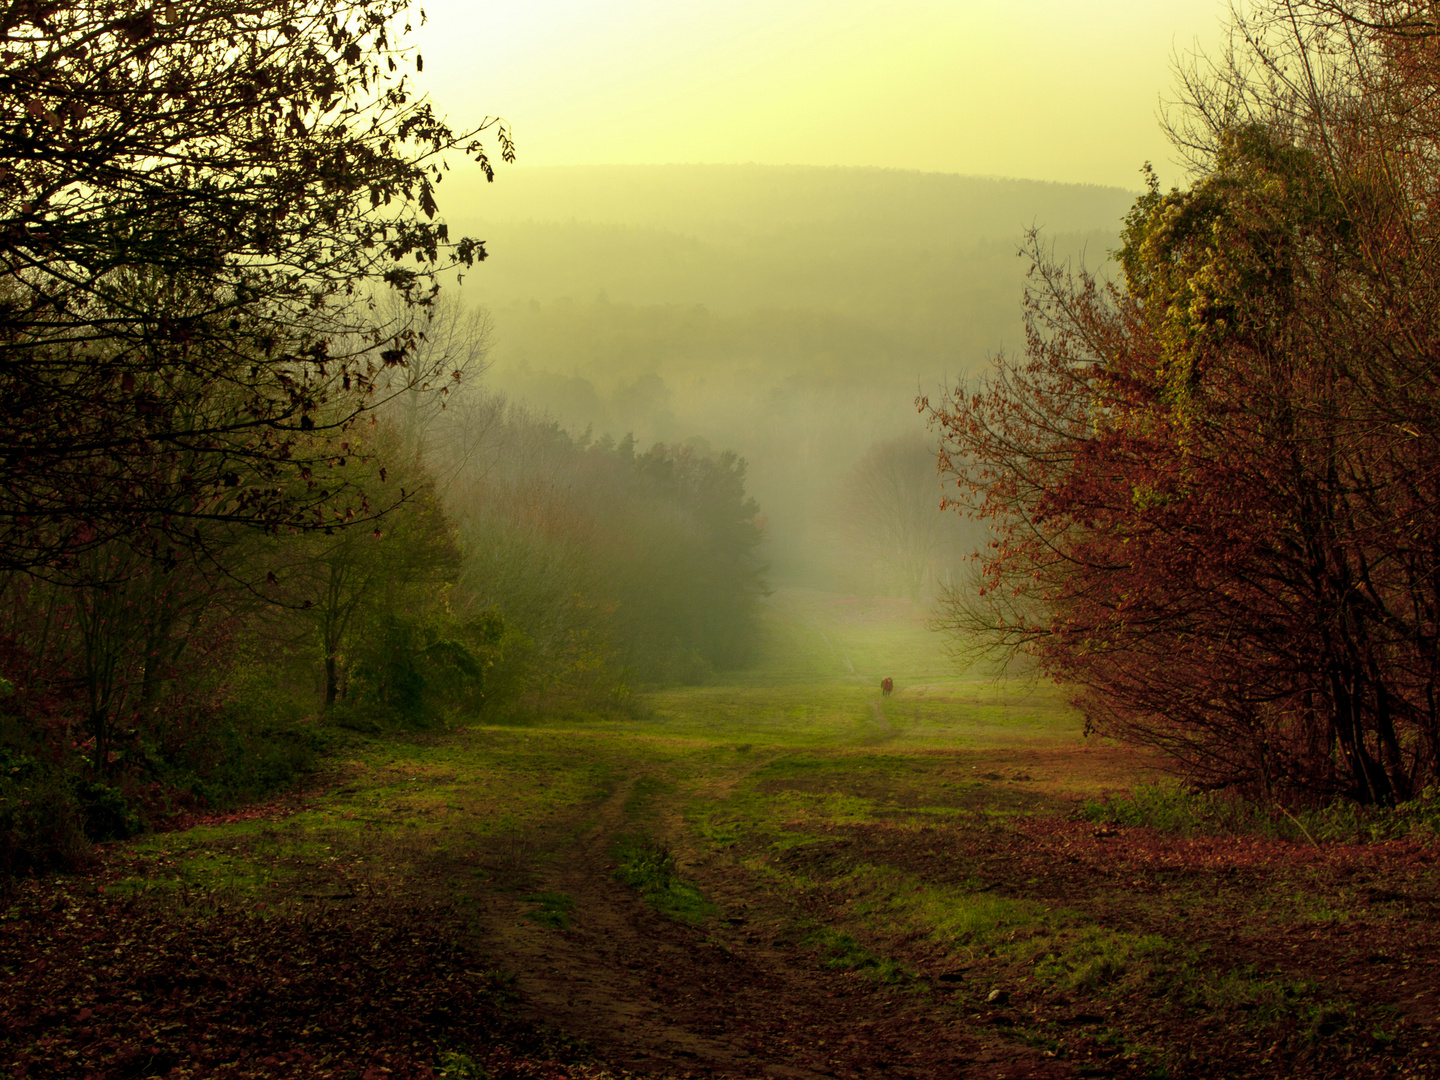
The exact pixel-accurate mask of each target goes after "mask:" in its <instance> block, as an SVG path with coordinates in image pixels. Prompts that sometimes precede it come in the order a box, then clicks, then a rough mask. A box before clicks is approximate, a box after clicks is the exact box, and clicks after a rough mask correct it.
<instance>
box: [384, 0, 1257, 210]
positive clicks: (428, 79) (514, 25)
mask: <svg viewBox="0 0 1440 1080" xmlns="http://www.w3.org/2000/svg"><path fill="white" fill-rule="evenodd" d="M423 6H424V8H425V12H426V15H427V22H426V24H425V25H424V26H423V27H420V28H418V29H417V31H416V32H415V34H414V35H413V37H412V39H411V40H412V41H414V43H415V44H416V46H417V47H418V48H419V50H420V51H421V53H422V54H423V57H424V64H425V67H424V74H423V76H422V77H421V78H422V86H423V87H424V89H426V90H427V91H428V92H429V93H430V96H431V97H432V98H433V99H434V100H435V101H436V102H437V103H438V105H439V106H440V107H441V110H442V111H443V112H444V113H445V114H446V115H448V116H449V117H450V119H451V120H452V121H453V122H454V123H455V124H456V125H472V124H475V123H478V121H479V120H480V119H482V118H483V117H485V116H487V115H498V116H502V117H504V118H505V120H507V121H508V122H509V123H510V125H511V127H512V129H513V131H514V134H515V138H516V141H517V143H518V147H519V154H520V166H521V167H524V166H527V165H528V166H536V165H596V164H672V163H727V164H735V163H747V162H754V163H760V164H771V165H841V166H881V167H890V168H900V169H918V170H921V171H926V172H950V173H965V174H972V175H980V176H1010V177H1023V178H1027V179H1035V180H1051V181H1060V182H1076V183H1092V184H1106V185H1115V186H1120V187H1125V188H1129V189H1136V190H1138V189H1139V187H1140V173H1139V170H1140V167H1141V165H1142V164H1143V163H1144V162H1145V161H1147V160H1148V161H1153V162H1154V163H1155V165H1156V168H1157V169H1158V171H1159V172H1160V176H1161V179H1162V181H1164V182H1165V183H1167V184H1169V183H1173V182H1179V181H1181V180H1182V179H1183V177H1182V175H1181V173H1180V170H1179V168H1178V166H1175V165H1172V164H1171V160H1172V157H1173V154H1172V151H1171V149H1170V147H1169V144H1168V143H1167V142H1166V140H1165V137H1164V134H1163V132H1162V131H1161V130H1160V125H1159V119H1158V118H1159V115H1160V112H1161V108H1162V101H1163V100H1164V99H1165V98H1167V97H1169V96H1171V93H1172V87H1173V85H1174V77H1173V70H1172V68H1173V61H1174V58H1175V57H1176V56H1177V55H1179V54H1184V53H1187V52H1191V51H1193V50H1194V49H1195V48H1197V46H1198V47H1200V48H1203V49H1205V50H1206V51H1209V52H1212V53H1213V52H1215V51H1216V50H1217V49H1218V47H1219V46H1220V45H1221V44H1222V42H1223V38H1224V25H1225V23H1226V21H1227V19H1226V16H1227V13H1228V10H1229V7H1228V3H1227V0H1165V2H1163V3H1157V2H1156V0H1112V2H1100V0H1068V2H1061V0H1029V2H1028V3H1025V4H1023V5H1010V4H1002V3H999V2H996V0H987V2H974V0H951V2H948V3H937V2H933V0H885V2H879V0H609V2H606V0H492V2H490V3H485V4H476V3H474V2H473V0H430V2H429V3H425V4H424V5H423Z"/></svg>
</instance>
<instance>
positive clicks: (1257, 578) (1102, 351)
mask: <svg viewBox="0 0 1440 1080" xmlns="http://www.w3.org/2000/svg"><path fill="white" fill-rule="evenodd" d="M1267 15H1268V16H1273V18H1267V17H1266V16H1267ZM1240 30H1241V38H1242V41H1248V43H1249V44H1248V51H1246V52H1245V53H1244V56H1243V57H1239V58H1232V59H1231V61H1230V62H1228V63H1227V64H1225V65H1223V66H1221V67H1220V68H1218V69H1215V70H1214V71H1213V72H1212V74H1211V81H1210V82H1208V83H1207V82H1203V81H1201V80H1199V79H1198V77H1196V76H1194V75H1192V77H1191V86H1192V88H1193V87H1196V86H1198V87H1200V88H1201V89H1202V91H1205V92H1201V93H1199V94H1194V95H1192V105H1193V111H1192V113H1191V120H1192V123H1191V124H1190V125H1189V126H1188V127H1186V128H1185V129H1184V132H1185V138H1184V143H1185V145H1187V146H1188V147H1189V148H1190V149H1191V150H1192V151H1193V152H1194V153H1195V155H1196V164H1197V165H1198V166H1199V168H1200V171H1199V174H1198V176H1197V179H1196V180H1195V181H1194V182H1193V183H1192V184H1191V185H1190V186H1189V187H1188V188H1187V189H1184V190H1178V189H1177V190H1173V191H1170V192H1168V193H1167V192H1162V191H1161V190H1160V189H1159V187H1158V184H1155V183H1154V182H1153V179H1152V184H1151V188H1150V191H1149V192H1147V193H1146V194H1145V195H1144V196H1142V198H1141V199H1140V200H1139V201H1138V202H1137V203H1136V205H1135V208H1134V210H1133V211H1132V213H1131V215H1130V217H1129V219H1128V221H1127V223H1126V228H1125V232H1124V236H1123V244H1122V247H1121V250H1120V251H1119V252H1118V261H1119V267H1120V271H1121V275H1122V276H1121V279H1120V281H1118V282H1117V283H1116V284H1115V285H1113V286H1106V285H1104V284H1102V283H1101V282H1100V281H1098V280H1097V279H1096V278H1095V277H1093V276H1090V275H1086V274H1080V275H1078V276H1076V277H1071V276H1070V275H1068V274H1067V273H1066V272H1065V271H1064V269H1063V268H1061V267H1057V266H1055V265H1053V264H1051V263H1049V262H1047V260H1045V258H1044V257H1043V253H1042V252H1040V251H1039V250H1038V245H1037V250H1036V251H1035V252H1034V254H1035V261H1036V277H1035V281H1036V285H1035V287H1034V288H1033V290H1032V291H1031V293H1030V295H1029V317H1030V318H1029V342H1028V345H1029V347H1028V354H1027V357H1026V359H1025V360H1024V361H1022V362H1018V363H1010V362H1007V361H1003V360H1002V361H1001V362H1000V363H999V364H998V366H997V369H996V372H995V374H994V375H993V376H992V377H991V379H990V380H989V381H988V382H987V383H986V384H984V385H982V386H979V387H977V388H974V389H971V390H962V391H959V392H956V393H954V394H953V395H950V396H949V397H948V398H947V399H946V400H945V402H944V403H943V404H942V405H940V406H939V408H938V409H937V410H936V411H935V414H934V416H935V419H936V421H937V423H938V424H939V426H940V429H941V431H942V433H943V434H944V436H945V438H946V443H947V454H946V457H945V459H944V461H945V463H946V464H947V465H948V466H949V467H950V468H951V471H952V472H953V473H954V474H955V477H956V479H957V480H958V481H959V483H960V486H961V492H960V495H961V498H962V499H963V498H967V497H968V498H969V500H970V502H971V505H972V506H973V507H974V508H976V509H977V510H978V511H979V512H980V513H981V514H983V515H985V516H988V517H989V518H990V519H991V520H992V522H993V523H994V525H995V527H996V529H997V532H998V539H997V542H996V544H995V545H994V546H993V547H992V548H991V549H990V552H989V555H988V557H987V559H986V561H985V566H984V570H985V580H984V582H983V589H982V590H981V594H980V595H975V594H956V595H955V596H954V597H953V603H952V606H951V616H952V622H953V624H954V626H955V628H956V629H957V630H959V631H962V632H964V633H967V634H971V635H979V636H980V637H981V638H982V640H989V641H991V642H994V643H998V644H1000V645H1002V646H1004V647H1006V648H1018V649H1021V650H1023V651H1026V652H1029V653H1030V654H1031V655H1033V656H1035V657H1036V658H1037V659H1038V660H1039V661H1040V662H1041V664H1042V665H1043V666H1044V667H1045V668H1046V669H1047V670H1048V671H1050V672H1051V673H1052V674H1054V675H1055V676H1056V677H1058V678H1060V679H1063V680H1066V681H1068V682H1071V683H1072V684H1076V685H1078V686H1080V687H1081V688H1083V694H1082V705H1083V707H1084V709H1085V711H1086V713H1087V717H1088V719H1089V720H1090V722H1091V723H1092V724H1093V725H1094V726H1096V727H1098V728H1099V729H1100V730H1102V731H1106V732H1109V733H1113V734H1119V735H1123V736H1126V737H1129V738H1132V739H1138V740H1141V741H1146V742H1150V743H1154V744H1156V745H1159V746H1161V747H1163V748H1164V749H1166V750H1167V751H1169V752H1170V753H1171V754H1172V755H1173V756H1174V757H1176V758H1177V759H1178V760H1179V761H1180V762H1182V763H1183V764H1184V766H1185V768H1186V770H1187V772H1188V773H1189V775H1190V776H1191V777H1192V778H1193V779H1197V780H1202V781H1206V782H1210V783H1214V784H1217V785H1219V784H1240V785H1245V786H1248V787H1250V788H1251V789H1253V790H1257V791H1263V792H1266V793H1269V794H1273V795H1288V796H1311V797H1317V796H1318V797H1328V796H1333V795H1344V796H1348V797H1351V798H1354V799H1356V800H1359V801H1362V802H1391V801H1395V800H1400V799H1404V798H1407V797H1408V796H1410V795H1411V794H1412V793H1414V792H1416V791H1418V790H1420V789H1421V788H1423V787H1424V786H1425V785H1427V784H1431V783H1433V782H1435V781H1436V780H1437V779H1440V694H1437V691H1440V650H1437V645H1440V560H1437V557H1436V552H1437V551H1440V438H1437V437H1440V378H1437V369H1436V366H1435V363H1434V357H1435V356H1436V355H1440V329H1437V328H1440V322H1437V320H1436V318H1435V313H1436V311H1437V310H1440V256H1437V247H1440V244H1437V241H1440V236H1437V234H1436V227H1435V220H1436V219H1435V216H1434V214H1433V213H1431V211H1430V209H1429V208H1430V207H1432V206H1434V205H1436V200H1437V198H1440V170H1436V169H1435V168H1434V165H1433V162H1434V160H1435V158H1434V150H1435V148H1436V145H1437V143H1436V141H1435V136H1436V134H1437V129H1435V128H1434V127H1433V126H1432V125H1430V124H1429V123H1428V121H1426V119H1425V109H1424V107H1422V103H1423V102H1427V101H1429V100H1431V99H1432V98H1433V90H1434V83H1433V80H1432V79H1431V75H1430V73H1431V72H1433V71H1434V70H1435V69H1434V68H1433V66H1430V65H1429V64H1428V62H1421V61H1422V60H1427V58H1428V57H1429V56H1430V55H1431V54H1433V53H1434V50H1435V49H1436V48H1437V43H1440V36H1437V32H1440V27H1437V26H1436V25H1435V23H1434V16H1433V12H1432V11H1431V10H1430V9H1429V8H1426V7H1422V6H1421V5H1407V4H1390V3H1385V4H1374V5H1340V4H1329V3H1326V4H1314V5H1311V4H1292V3H1284V2H1279V3H1276V4H1274V5H1272V6H1269V7H1267V8H1263V9H1260V10H1259V11H1257V10H1255V9H1251V11H1250V14H1249V15H1248V16H1247V18H1246V20H1244V21H1242V22H1241V24H1240ZM1286 34H1290V35H1292V36H1289V37H1287V36H1285V35H1286ZM1247 35H1248V36H1247ZM1247 63H1248V64H1249V65H1250V66H1248V67H1247ZM1256 69H1258V70H1260V71H1262V72H1265V73H1267V75H1268V77H1267V78H1265V79H1255V78H1253V77H1252V75H1251V72H1253V71H1255V70H1256ZM1297 73H1298V74H1297ZM1222 100H1223V101H1224V102H1225V106H1224V107H1223V108H1221V107H1219V103H1220V102H1221V101H1222Z"/></svg>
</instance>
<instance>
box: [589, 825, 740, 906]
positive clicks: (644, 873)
mask: <svg viewBox="0 0 1440 1080" xmlns="http://www.w3.org/2000/svg"><path fill="white" fill-rule="evenodd" d="M610 853H611V855H612V856H613V858H614V859H615V878H616V880H617V881H619V882H621V883H622V884H625V885H628V886H630V887H631V888H632V889H634V890H635V891H637V892H638V893H639V894H640V895H641V897H642V898H643V899H644V900H645V902H646V903H647V904H649V905H650V906H651V907H653V908H654V909H655V910H656V911H658V912H660V914H662V915H667V916H669V917H670V918H672V919H675V920H677V921H679V922H685V923H691V924H692V925H698V924H700V923H703V922H705V921H706V920H707V919H710V918H713V917H714V916H715V915H717V914H719V909H718V908H716V906H715V905H714V904H712V903H710V901H708V900H706V899H705V897H704V896H703V895H702V894H701V892H700V890H699V889H698V888H696V887H695V886H694V885H693V884H691V883H690V882H688V881H686V880H685V879H684V878H682V877H681V876H680V873H679V870H678V869H677V868H676V865H675V855H674V853H673V852H672V851H671V850H670V848H669V847H668V846H667V845H666V844H664V843H662V842H661V841H659V840H656V839H655V838H654V837H653V836H649V835H646V834H644V833H630V834H625V835H622V836H618V837H616V839H615V843H614V844H613V845H612V847H611V849H610Z"/></svg>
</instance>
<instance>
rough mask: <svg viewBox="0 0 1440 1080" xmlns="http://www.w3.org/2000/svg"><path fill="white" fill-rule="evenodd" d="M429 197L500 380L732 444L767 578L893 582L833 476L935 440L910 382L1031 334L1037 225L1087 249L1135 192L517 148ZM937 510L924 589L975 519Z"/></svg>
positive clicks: (526, 398) (596, 417) (666, 434)
mask: <svg viewBox="0 0 1440 1080" xmlns="http://www.w3.org/2000/svg"><path fill="white" fill-rule="evenodd" d="M443 194H444V200H443V201H444V205H445V206H446V212H447V217H448V219H449V220H450V222H451V226H452V230H453V231H454V233H455V234H457V235H462V234H463V235H472V236H476V237H479V238H482V239H484V240H485V241H486V246H487V249H488V251H489V258H488V259H487V261H486V262H485V263H483V264H481V265H479V266H477V267H475V268H474V269H473V270H472V271H471V272H470V273H469V274H467V275H466V276H465V278H464V280H463V284H462V285H461V288H460V290H459V292H460V295H461V296H462V297H463V300H464V302H465V303H466V304H467V305H469V306H471V307H475V306H484V307H486V308H488V309H489V311H490V313H491V316H492V332H491V352H490V359H491V367H490V369H489V371H488V373H487V375H486V381H487V385H488V386H489V388H490V389H492V390H497V391H500V392H503V393H504V394H506V395H507V396H509V397H511V398H512V399H518V400H521V401H523V402H525V403H527V404H528V405H529V406H531V407H532V408H535V409H538V410H541V411H542V412H545V413H548V414H549V415H550V416H551V417H553V418H554V419H555V420H557V421H558V422H559V423H560V424H561V425H562V426H563V427H565V428H566V429H567V430H570V431H571V432H572V433H575V434H577V435H579V434H582V433H584V432H585V431H587V430H588V431H590V432H591V433H592V435H593V436H594V437H596V438H600V437H603V436H607V435H608V436H610V437H611V438H614V439H617V440H618V439H620V438H622V437H623V436H624V435H626V434H627V433H633V435H634V437H635V439H636V441H637V443H638V444H639V445H640V446H642V447H648V446H650V445H651V444H653V443H656V442H665V443H671V444H675V443H689V444H690V445H692V446H695V447H696V448H697V449H699V450H701V451H703V452H720V451H724V450H734V451H736V452H737V453H739V454H740V455H741V456H742V457H743V458H744V459H745V460H746V461H747V462H748V486H749V490H750V491H751V492H752V493H753V494H754V496H755V498H756V499H757V500H758V501H759V504H760V506H761V510H762V512H763V514H764V515H765V521H766V526H767V542H766V548H765V555H766V558H767V560H768V562H769V564H770V567H771V577H772V579H773V580H777V581H792V582H803V583H807V584H814V585H819V586H822V587H829V588H845V589H856V590H862V589H878V590H880V591H889V592H898V591H903V590H901V588H900V586H899V584H898V582H897V581H889V582H888V583H887V581H886V575H885V574H884V573H881V572H878V571H876V570H875V568H874V567H873V566H871V567H869V568H868V569H867V568H866V567H865V566H862V565H860V562H861V560H859V558H858V556H857V549H856V547H855V545H854V544H853V543H849V544H847V542H846V539H845V537H846V535H847V528H846V524H847V519H850V518H853V517H854V508H853V505H852V506H851V507H849V508H848V509H847V507H846V505H845V499H846V496H845V494H844V492H845V490H846V484H847V476H848V475H849V474H851V473H852V471H853V469H854V467H855V466H856V464H857V462H859V461H860V459H861V458H862V456H863V455H865V454H866V453H867V451H870V450H871V449H872V448H873V447H875V446H876V445H877V444H881V443H885V442H887V441H891V440H896V439H899V438H901V437H906V436H908V437H910V438H912V439H918V438H922V437H928V436H927V435H926V428H925V423H924V419H923V417H921V416H920V415H918V414H917V412H916V408H915V404H914V402H915V398H916V396H917V394H920V393H932V392H934V391H935V390H937V389H938V388H940V387H942V386H944V385H947V384H953V383H955V382H957V381H963V380H966V379H968V378H970V377H973V376H974V375H975V374H976V373H978V372H980V371H981V370H983V369H984V368H985V366H986V365H987V364H988V362H989V361H990V359H991V358H992V357H993V356H994V355H995V354H996V353H998V352H1000V351H1001V350H1010V351H1014V350H1016V349H1018V348H1020V347H1022V346H1023V326H1022V306H1021V305H1022V297H1023V288H1024V280H1025V273H1026V271H1027V269H1028V266H1029V263H1028V261H1027V260H1026V259H1024V258H1021V257H1018V251H1019V249H1020V246H1021V244H1022V243H1023V241H1024V237H1025V234H1026V232H1027V230H1029V229H1031V228H1035V229H1038V230H1040V233H1041V235H1042V236H1043V237H1044V238H1045V242H1046V243H1047V244H1051V245H1054V247H1055V248H1056V250H1057V251H1059V252H1060V253H1062V254H1067V255H1072V256H1074V257H1076V258H1082V259H1084V261H1085V262H1086V263H1087V264H1088V265H1090V266H1096V265H1098V264H1100V263H1103V262H1104V261H1105V259H1106V258H1107V256H1108V254H1109V252H1110V251H1111V250H1112V249H1113V248H1114V247H1115V246H1116V237H1117V235H1118V230H1119V225H1120V222H1121V219H1122V217H1123V215H1124V214H1125V212H1126V210H1127V209H1128V207H1129V205H1130V203H1131V201H1132V199H1133V197H1134V195H1133V193H1132V192H1127V191H1125V190H1123V189H1120V188H1107V187H1097V186H1091V185H1069V184H1053V183H1041V182H1035V181H1024V180H1006V179H995V178H979V177H965V176H954V175H944V174H934V173H919V172H905V171H898V170H885V169H841V168H787V167H772V166H758V165H745V166H701V165H696V166H679V165H676V166H612V167H574V168H540V169H535V168H531V169H524V168H513V169H509V170H502V172H501V173H500V174H499V175H498V177H497V180H496V182H495V183H494V184H469V185H468V186H466V185H465V184H462V183H456V182H454V181H453V180H447V189H446V190H444V192H443ZM851 481H852V482H850V484H849V489H850V490H852V491H853V490H854V489H855V486H856V485H855V483H854V482H853V477H852V478H851ZM930 494H931V495H933V499H934V502H935V503H936V504H938V502H939V498H940V488H939V483H938V480H937V481H936V482H935V484H934V485H933V487H932V488H931V489H930ZM851 498H852V501H853V496H852V497H851ZM952 516H953V515H952ZM947 529H948V532H947V535H946V540H945V543H943V544H942V545H941V548H943V549H944V550H945V552H948V554H943V555H942V554H940V552H939V549H937V554H936V556H935V559H934V560H933V561H934V563H935V565H934V566H933V567H932V573H931V575H930V577H931V579H932V580H931V581H930V585H932V586H933V584H934V581H935V579H938V578H939V577H941V576H943V574H944V573H946V572H947V570H948V563H949V561H950V560H951V556H953V554H954V553H955V552H957V551H959V550H960V549H961V548H964V547H965V546H966V545H967V544H968V543H969V542H970V539H971V538H967V535H966V534H965V527H964V526H962V525H961V524H960V523H959V522H958V519H956V520H955V521H954V522H948V523H947ZM957 530H959V531H958V532H957ZM853 531H854V530H853V529H850V530H848V532H849V533H850V534H853ZM971 546H973V545H971Z"/></svg>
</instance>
